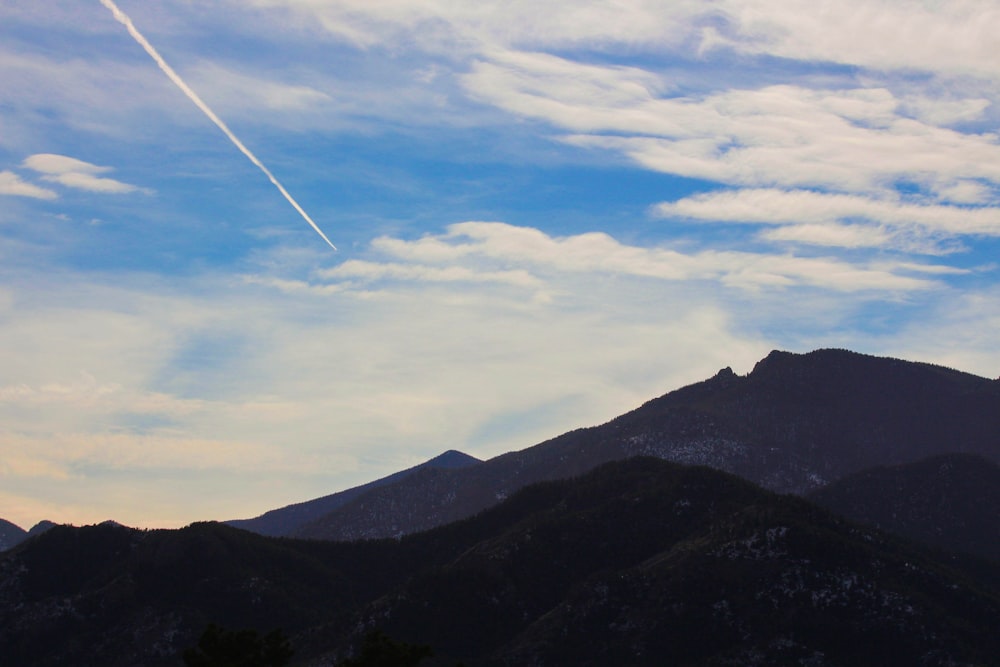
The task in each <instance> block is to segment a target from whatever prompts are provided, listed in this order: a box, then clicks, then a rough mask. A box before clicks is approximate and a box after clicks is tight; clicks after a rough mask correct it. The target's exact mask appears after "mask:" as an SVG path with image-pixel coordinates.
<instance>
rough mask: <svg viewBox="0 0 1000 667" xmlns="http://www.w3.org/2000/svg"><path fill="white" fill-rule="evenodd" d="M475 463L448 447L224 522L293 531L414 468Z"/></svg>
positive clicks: (266, 531)
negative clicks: (370, 477) (359, 481)
mask: <svg viewBox="0 0 1000 667" xmlns="http://www.w3.org/2000/svg"><path fill="white" fill-rule="evenodd" d="M477 463H481V461H480V460H479V459H477V458H475V457H473V456H469V455H468V454H463V453H462V452H458V451H455V450H449V451H447V452H445V453H443V454H440V455H438V456H436V457H434V458H433V459H430V460H429V461H425V462H424V463H421V464H420V465H417V466H414V467H412V468H408V469H407V470H401V471H399V472H397V473H393V474H392V475H389V476H388V477H383V478H381V479H378V480H375V481H374V482H369V483H368V484H364V485H362V486H357V487H354V488H351V489H347V490H346V491H341V492H339V493H333V494H331V495H328V496H323V497H322V498H316V499H314V500H308V501H306V502H302V503H296V504H294V505H288V506H286V507H282V508H280V509H276V510H271V511H269V512H265V513H264V514H261V515H260V516H258V517H255V518H253V519H233V520H230V521H226V523H227V524H229V525H230V526H235V527H236V528H242V529H244V530H249V531H252V532H254V533H258V534H260V535H269V536H271V537H283V536H286V535H291V534H293V533H294V532H295V531H297V530H298V529H300V528H301V527H302V526H303V525H305V524H307V523H310V522H312V521H315V520H316V519H318V518H320V517H322V516H324V515H326V514H328V513H330V512H332V511H333V510H335V509H337V508H338V507H341V506H342V505H345V504H347V503H349V502H350V501H352V500H354V499H355V498H357V497H359V496H361V495H363V494H365V493H368V492H369V491H372V490H374V489H377V488H379V487H382V486H386V485H388V484H393V483H395V482H399V481H401V480H403V479H405V478H406V477H409V476H410V475H413V474H414V473H416V472H417V471H420V470H424V469H428V468H430V469H435V470H456V469H461V468H468V467H469V466H473V465H476V464H477Z"/></svg>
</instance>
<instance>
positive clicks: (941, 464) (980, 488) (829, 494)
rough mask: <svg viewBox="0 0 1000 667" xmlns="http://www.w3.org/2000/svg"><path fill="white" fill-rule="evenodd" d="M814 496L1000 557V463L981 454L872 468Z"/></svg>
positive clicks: (879, 523)
mask: <svg viewBox="0 0 1000 667" xmlns="http://www.w3.org/2000/svg"><path fill="white" fill-rule="evenodd" d="M808 498H809V499H810V500H812V501H813V502H815V503H817V504H818V505H822V506H823V507H826V508H827V509H829V510H831V511H834V512H836V513H838V514H841V515H843V516H845V517H847V518H849V519H852V520H854V521H859V522H863V523H867V524H870V525H873V526H876V527H878V528H881V529H883V530H888V531H891V532H893V533H896V534H897V535H903V536H905V537H908V538H910V539H913V540H918V541H921V542H924V543H925V544H929V545H932V546H935V547H938V548H940V549H947V550H949V551H962V552H965V553H969V554H974V555H977V556H981V557H984V558H992V559H995V560H997V561H1000V466H998V465H997V464H996V463H994V462H992V461H989V460H987V459H985V458H983V457H981V456H974V455H971V454H946V455H943V456H936V457H932V458H929V459H924V460H922V461H918V462H916V463H908V464H905V465H899V466H887V467H882V466H880V467H877V468H871V469H868V470H864V471H862V472H859V473H855V474H853V475H848V476H847V477H844V478H842V479H840V480H838V481H836V482H833V483H831V484H829V485H828V486H826V487H824V488H822V489H819V490H817V491H814V492H813V493H810V494H809V495H808Z"/></svg>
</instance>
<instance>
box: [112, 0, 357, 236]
mask: <svg viewBox="0 0 1000 667" xmlns="http://www.w3.org/2000/svg"><path fill="white" fill-rule="evenodd" d="M101 4H102V5H104V6H105V7H107V8H108V9H110V10H111V13H112V14H114V17H115V19H116V20H117V21H118V22H119V23H121V24H122V25H123V26H125V28H126V29H128V33H129V34H130V35H132V37H133V39H135V41H136V42H138V43H139V46H141V47H142V48H143V49H145V51H146V53H148V54H149V57H150V58H152V59H153V60H154V61H156V64H157V65H159V67H160V69H161V70H163V73H164V74H166V75H167V77H169V78H170V80H171V81H173V82H174V83H175V84H176V85H177V87H178V88H180V89H181V91H182V92H183V93H184V94H185V95H187V96H188V99H190V100H191V101H192V102H194V104H195V106H197V107H198V108H199V109H201V110H202V112H203V113H204V114H205V115H206V116H208V118H209V120H211V121H212V122H213V123H215V124H216V126H217V127H218V128H219V129H220V130H222V132H223V134H225V135H226V136H227V137H229V140H230V141H231V142H233V145H234V146H236V147H237V148H239V149H240V152H241V153H243V154H244V155H246V156H247V158H249V160H250V161H251V162H253V163H254V164H255V165H257V168H258V169H260V170H261V171H262V172H264V175H265V176H267V178H268V180H270V181H271V183H273V184H274V187H276V188H278V192H280V193H281V194H282V195H284V197H285V199H287V200H288V203H289V204H291V205H292V206H294V207H295V210H296V211H298V212H299V215H301V216H302V217H303V219H305V221H306V222H308V223H309V224H310V225H311V226H312V228H313V229H315V230H316V233H317V234H319V235H320V236H321V237H323V240H324V241H326V242H327V244H328V245H329V246H330V247H331V248H333V249H334V250H336V249H337V246H335V245H333V243H331V242H330V239H328V238H326V234H324V233H323V230H322V229H320V228H319V225H317V224H316V223H315V222H313V219H312V218H310V217H309V214H308V213H306V212H305V211H304V210H303V208H302V207H301V206H299V203H298V202H297V201H295V199H293V198H292V195H290V194H288V190H286V189H285V186H283V185H282V184H281V183H279V182H278V179H277V178H275V177H274V174H272V173H271V170H270V169H268V168H267V167H265V166H264V163H263V162H261V161H260V160H258V159H257V156H256V155H254V154H253V153H251V152H250V149H249V148H247V147H246V146H244V145H243V142H242V141H240V140H239V138H238V137H237V136H236V135H235V134H233V131H232V130H230V129H229V127H228V126H227V125H226V124H225V123H224V122H222V119H221V118H219V117H218V116H216V115H215V112H214V111H212V110H211V109H210V108H209V106H208V105H207V104H205V102H204V101H203V100H202V99H201V98H200V97H198V94H197V93H196V92H194V91H193V90H191V88H190V87H188V85H187V84H186V83H184V80H183V79H182V78H181V77H180V75H179V74H177V72H175V71H174V69H173V68H172V67H171V66H170V65H168V64H167V61H166V60H164V59H163V57H162V56H161V55H160V54H159V52H158V51H157V50H156V49H154V48H153V45H152V44H150V43H149V42H148V41H146V38H145V37H143V36H142V33H140V32H139V31H138V30H137V29H136V27H135V25H134V24H133V23H132V19H130V18H129V17H128V16H127V15H126V14H125V12H123V11H122V10H120V9H118V6H117V5H116V4H115V3H114V2H112V1H111V0H101Z"/></svg>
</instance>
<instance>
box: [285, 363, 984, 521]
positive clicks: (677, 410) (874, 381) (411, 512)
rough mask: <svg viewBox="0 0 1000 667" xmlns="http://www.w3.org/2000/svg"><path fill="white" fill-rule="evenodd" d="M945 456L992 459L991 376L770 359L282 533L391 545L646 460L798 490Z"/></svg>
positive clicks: (361, 500) (400, 484)
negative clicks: (538, 487) (543, 485)
mask: <svg viewBox="0 0 1000 667" xmlns="http://www.w3.org/2000/svg"><path fill="white" fill-rule="evenodd" d="M953 452H967V453H973V454H977V455H979V456H982V457H984V458H986V459H988V460H991V461H994V462H997V461H1000V381H998V380H989V379H986V378H981V377H978V376H975V375H970V374H967V373H961V372H959V371H954V370H950V369H947V368H942V367H940V366H933V365H930V364H923V363H916V362H909V361H901V360H898V359H889V358H882V357H872V356H867V355H862V354H857V353H854V352H849V351H846V350H818V351H815V352H811V353H808V354H792V353H789V352H778V351H775V352H772V353H771V354H769V355H768V356H767V357H766V358H765V359H763V360H762V361H760V362H758V363H757V365H756V366H755V367H754V369H753V371H752V372H751V373H750V374H748V375H747V376H738V375H736V374H735V373H733V372H732V370H730V369H728V368H727V369H723V370H722V371H720V372H719V373H718V374H717V375H716V376H715V377H713V378H711V379H709V380H706V381H704V382H700V383H698V384H694V385H691V386H688V387H684V388H682V389H679V390H677V391H673V392H671V393H669V394H666V395H664V396H662V397H660V398H657V399H654V400H652V401H649V402H648V403H646V404H645V405H643V406H641V407H639V408H638V409H636V410H633V411H632V412H629V413H627V414H625V415H622V416H621V417H618V418H617V419H614V420H612V421H610V422H608V423H606V424H604V425H601V426H596V427H592V428H585V429H579V430H576V431H571V432H569V433H566V434H564V435H561V436H559V437H557V438H553V439H552V440H549V441H547V442H543V443H541V444H539V445H536V446H534V447H530V448H528V449H525V450H522V451H518V452H512V453H509V454H504V455H502V456H498V457H496V458H493V459H490V460H488V461H485V462H483V463H481V464H479V465H476V466H473V467H469V468H465V469H459V470H442V469H421V470H418V471H416V472H415V473H414V474H411V475H408V476H406V477H405V478H403V479H401V480H398V481H394V482H393V483H391V484H384V485H381V486H379V487H378V488H374V489H368V490H366V491H365V492H364V493H361V494H358V495H357V496H355V497H353V498H352V499H351V500H350V502H347V503H344V504H343V505H341V506H340V507H338V508H336V509H334V510H332V511H330V512H328V513H326V514H324V515H322V516H319V517H316V518H314V519H312V520H311V521H309V522H306V523H303V524H302V525H301V526H300V528H298V529H297V530H295V531H294V533H292V534H293V535H295V536H300V537H308V538H314V539H335V540H353V539H359V538H377V537H397V536H399V535H403V534H407V533H411V532H415V531H420V530H426V529H428V528H431V527H434V526H437V525H442V524H445V523H448V522H451V521H455V520H458V519H461V518H464V517H467V516H471V515H472V514H475V513H476V512H479V511H481V510H483V509H485V508H487V507H490V506H492V505H494V504H496V503H497V502H499V501H501V500H502V499H504V498H506V497H508V496H509V495H510V494H512V493H514V492H515V491H517V490H518V489H520V488H522V487H524V486H525V485H527V484H530V483H533V482H538V481H543V480H551V479H561V478H566V477H571V476H573V475H579V474H581V473H584V472H586V471H588V470H591V469H593V468H594V467H596V466H598V465H600V464H602V463H606V462H608V461H614V460H620V459H625V458H629V457H632V456H654V457H657V458H662V459H665V460H669V461H676V462H679V463H688V464H700V465H708V466H712V467H715V468H718V469H720V470H724V471H727V472H731V473H734V474H737V475H739V476H741V477H743V478H745V479H748V480H751V481H753V482H755V483H758V484H760V485H762V486H764V487H765V488H768V489H771V490H774V491H779V492H785V493H797V494H802V493H808V492H810V491H813V490H815V489H817V488H820V487H822V486H824V485H826V484H828V483H830V482H833V481H835V480H838V479H840V478H841V477H843V476H845V475H849V474H852V473H855V472H859V471H861V470H864V469H866V468H871V467H874V466H879V465H882V466H885V465H900V464H905V463H910V462H913V461H917V460H920V459H923V458H927V457H929V456H934V455H938V454H946V453H953Z"/></svg>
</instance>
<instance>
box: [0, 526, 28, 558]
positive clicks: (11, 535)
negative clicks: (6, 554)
mask: <svg viewBox="0 0 1000 667" xmlns="http://www.w3.org/2000/svg"><path fill="white" fill-rule="evenodd" d="M27 536H28V531H26V530H24V529H23V528H21V527H20V526H17V525H15V524H13V523H11V522H10V521H7V520H6V519H0V551H6V550H7V549H10V548H11V547H13V546H16V545H18V544H20V543H21V542H22V541H23V540H24V538H25V537H27Z"/></svg>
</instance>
